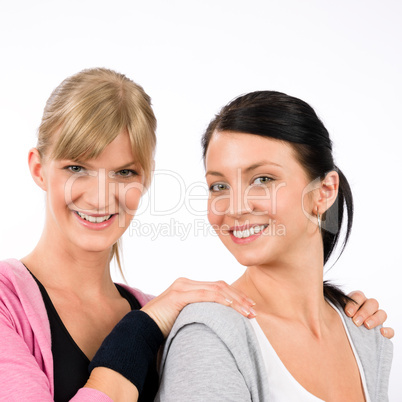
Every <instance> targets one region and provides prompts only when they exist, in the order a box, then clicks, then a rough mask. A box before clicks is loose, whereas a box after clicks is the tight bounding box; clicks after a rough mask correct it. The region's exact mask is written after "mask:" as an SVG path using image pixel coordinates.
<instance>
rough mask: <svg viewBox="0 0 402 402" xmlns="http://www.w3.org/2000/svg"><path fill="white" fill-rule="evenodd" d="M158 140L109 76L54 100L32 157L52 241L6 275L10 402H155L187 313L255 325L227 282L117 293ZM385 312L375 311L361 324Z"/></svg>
mask: <svg viewBox="0 0 402 402" xmlns="http://www.w3.org/2000/svg"><path fill="white" fill-rule="evenodd" d="M155 129H156V120H155V117H154V114H153V111H152V108H151V104H150V98H149V97H148V95H147V94H146V93H145V92H144V91H143V89H142V88H141V87H140V86H138V85H137V84H135V83H134V82H132V81H131V80H129V79H128V78H126V77H125V76H124V75H121V74H118V73H115V72H113V71H110V70H106V69H91V70H84V71H82V72H80V73H78V74H76V75H74V76H72V77H69V78H67V79H66V80H65V81H63V82H62V83H61V84H60V85H59V86H58V87H57V88H56V89H55V90H54V92H53V93H52V95H51V96H50V98H49V100H48V102H47V104H46V107H45V110H44V114H43V119H42V123H41V125H40V127H39V132H38V144H37V147H36V148H34V149H32V150H31V151H30V152H29V168H30V171H31V175H32V177H33V179H34V181H35V182H36V184H37V185H38V186H39V187H40V188H41V189H42V190H43V191H44V192H45V193H46V221H45V225H44V228H43V233H42V236H41V238H40V240H39V242H38V244H37V245H36V247H35V248H34V250H33V251H32V252H31V253H30V254H29V255H27V256H25V257H24V258H22V259H21V260H16V259H10V260H6V261H3V262H1V263H0V338H1V341H2V345H1V347H0V397H1V399H5V400H24V401H25V400H34V401H52V400H55V401H67V400H74V401H111V400H114V401H126V400H129V401H135V400H137V399H138V400H140V401H151V400H153V399H154V395H155V393H156V390H157V387H158V378H157V373H156V363H155V362H156V354H157V352H158V349H159V346H160V344H161V343H162V341H163V339H164V337H166V336H167V334H168V333H169V331H170V329H171V326H172V325H173V323H174V321H175V319H176V317H177V315H178V313H179V311H180V310H181V309H182V308H183V307H184V306H185V305H186V304H188V303H191V302H200V301H213V302H217V303H222V304H224V305H230V306H231V307H233V308H234V309H235V310H237V311H238V312H240V313H242V314H244V315H245V316H248V317H253V316H254V315H253V314H252V311H253V310H252V305H253V304H254V303H253V301H252V300H251V299H248V298H246V297H245V296H244V294H243V293H242V292H239V291H237V290H236V289H234V288H231V287H229V286H227V285H226V284H224V283H222V282H218V283H199V282H193V281H190V280H186V279H180V280H177V281H176V282H175V283H174V284H173V285H172V286H171V287H170V288H169V289H168V290H167V291H166V292H164V293H163V294H162V295H160V296H159V297H157V298H154V299H152V298H151V297H150V296H148V295H146V294H144V293H142V292H141V291H139V290H138V289H134V288H130V287H128V286H125V285H118V284H114V283H113V282H112V280H111V276H110V270H109V264H110V261H111V259H112V258H113V257H115V258H116V259H117V261H119V253H118V242H119V239H120V237H121V236H122V234H123V233H124V231H125V230H126V229H127V227H128V225H129V224H130V221H131V219H132V217H133V215H134V213H135V211H136V209H137V206H138V203H139V201H140V198H141V195H142V194H143V192H144V191H145V190H146V188H147V187H148V185H149V182H150V177H151V171H152V168H153V154H154V149H155V143H156V139H155ZM137 269H141V267H137ZM363 301H364V300H363ZM351 308H354V309H355V311H357V310H358V308H357V307H355V306H352V305H351ZM365 308H366V310H365ZM376 310H377V306H375V305H374V304H373V302H372V301H369V302H367V303H366V304H365V306H363V307H362V309H360V310H359V312H358V314H360V315H362V316H364V318H367V317H368V315H370V314H371V313H375V311H376ZM364 311H366V312H365V313H364ZM372 318H373V319H374V320H379V321H383V318H384V316H383V313H382V312H377V313H376V314H375V315H374V316H373V317H372ZM88 369H89V370H88Z"/></svg>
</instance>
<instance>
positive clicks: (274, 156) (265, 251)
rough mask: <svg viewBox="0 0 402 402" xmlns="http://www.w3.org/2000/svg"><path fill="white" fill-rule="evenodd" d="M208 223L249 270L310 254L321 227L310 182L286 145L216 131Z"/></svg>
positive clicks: (211, 148) (210, 155)
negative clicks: (315, 217) (315, 220)
mask: <svg viewBox="0 0 402 402" xmlns="http://www.w3.org/2000/svg"><path fill="white" fill-rule="evenodd" d="M205 164H206V171H207V172H206V179H207V183H208V187H209V191H210V197H209V201H208V219H209V221H210V223H211V224H212V225H213V227H214V228H215V230H216V232H217V233H218V235H219V237H220V239H221V240H222V242H223V244H224V245H225V246H226V247H227V248H228V249H229V251H230V252H231V253H232V254H233V255H234V256H235V257H236V259H237V260H238V261H239V262H240V263H241V264H243V265H246V266H253V265H264V264H276V263H283V262H286V261H287V262H289V263H291V260H292V259H294V258H297V257H296V256H300V255H301V254H299V253H300V252H301V253H305V252H306V249H308V245H309V243H310V240H311V237H312V236H316V235H317V230H318V229H317V225H316V224H315V223H312V222H311V219H309V217H310V216H311V214H312V212H313V208H314V206H313V197H311V194H310V195H307V194H306V192H307V189H308V184H309V180H308V178H307V175H306V172H305V170H304V169H303V168H302V166H301V165H300V163H299V162H298V161H297V160H296V158H295V156H294V151H293V149H292V148H291V146H290V145H289V144H287V143H286V142H282V141H278V140H275V139H270V138H264V137H261V136H257V135H251V134H243V133H234V132H215V133H214V134H213V136H212V138H211V141H210V143H209V146H208V150H207V154H206V159H205Z"/></svg>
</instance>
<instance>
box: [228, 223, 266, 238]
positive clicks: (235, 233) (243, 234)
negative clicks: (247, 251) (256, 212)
mask: <svg viewBox="0 0 402 402" xmlns="http://www.w3.org/2000/svg"><path fill="white" fill-rule="evenodd" d="M267 226H268V225H260V226H253V227H252V228H249V229H246V230H234V231H233V236H234V237H237V238H238V239H244V238H246V237H250V236H252V235H254V234H256V233H260V232H261V231H262V230H264V229H265V228H266V227H267Z"/></svg>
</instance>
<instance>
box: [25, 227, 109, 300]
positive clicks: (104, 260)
mask: <svg viewBox="0 0 402 402" xmlns="http://www.w3.org/2000/svg"><path fill="white" fill-rule="evenodd" d="M110 252H111V250H110V249H108V250H104V251H100V252H92V251H85V250H79V249H77V248H73V247H71V249H68V248H66V246H65V245H64V244H63V241H62V240H60V239H57V238H55V236H53V237H52V236H49V235H48V233H46V230H45V231H44V232H43V234H42V237H41V239H40V241H39V243H38V244H37V246H36V247H35V249H34V250H33V251H32V252H31V253H30V254H29V255H27V256H26V257H24V258H23V259H22V260H21V261H22V262H23V263H24V264H25V265H26V266H27V267H28V269H29V270H30V271H31V272H32V273H33V274H34V275H35V276H36V277H37V278H38V280H39V281H40V282H41V283H42V284H43V285H44V286H45V287H46V288H52V289H62V290H65V291H71V292H74V293H76V294H80V295H82V296H83V295H89V294H92V295H93V294H101V293H103V294H104V293H105V292H111V291H112V292H113V291H115V287H114V284H113V281H112V279H111V276H110V269H109V260H110Z"/></svg>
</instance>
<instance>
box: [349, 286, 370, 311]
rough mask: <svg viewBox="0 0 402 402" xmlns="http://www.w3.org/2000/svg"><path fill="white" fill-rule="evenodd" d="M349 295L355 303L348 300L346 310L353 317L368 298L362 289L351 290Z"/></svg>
mask: <svg viewBox="0 0 402 402" xmlns="http://www.w3.org/2000/svg"><path fill="white" fill-rule="evenodd" d="M348 296H349V297H350V298H351V299H352V300H353V301H354V302H355V303H354V302H353V301H348V302H347V303H346V306H345V312H346V314H347V315H348V316H349V317H353V316H354V315H355V314H356V312H357V310H358V309H359V307H360V306H361V305H362V304H363V303H364V302H365V301H366V300H367V298H366V296H365V295H364V293H363V292H362V291H361V290H354V291H353V292H350V293H349V294H348Z"/></svg>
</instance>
